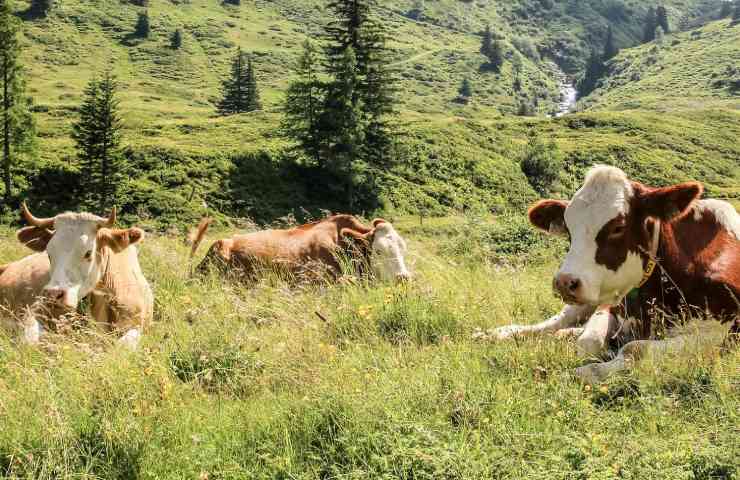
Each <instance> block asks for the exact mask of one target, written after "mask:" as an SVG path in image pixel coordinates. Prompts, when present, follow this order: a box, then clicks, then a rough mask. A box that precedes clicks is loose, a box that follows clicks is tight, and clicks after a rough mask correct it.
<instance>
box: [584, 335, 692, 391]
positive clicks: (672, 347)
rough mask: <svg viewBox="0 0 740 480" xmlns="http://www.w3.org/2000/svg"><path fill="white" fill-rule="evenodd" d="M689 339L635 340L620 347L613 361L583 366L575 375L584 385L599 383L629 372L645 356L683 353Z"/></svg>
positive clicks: (683, 337) (685, 337)
mask: <svg viewBox="0 0 740 480" xmlns="http://www.w3.org/2000/svg"><path fill="white" fill-rule="evenodd" d="M690 338H691V337H687V336H681V337H675V338H670V339H667V340H635V341H632V342H630V343H628V344H627V345H625V346H624V347H622V348H621V349H620V350H619V353H617V356H616V357H615V358H614V359H613V360H610V361H608V362H600V363H592V364H590V365H585V366H583V367H580V368H577V369H576V371H575V374H576V377H578V378H580V379H581V380H582V381H584V382H586V383H599V382H602V381H604V380H605V379H606V378H607V377H609V376H610V375H613V374H614V373H617V372H621V371H624V370H629V369H630V367H631V366H632V365H633V364H634V363H635V362H637V361H639V360H640V359H641V358H643V357H645V356H646V355H664V354H666V353H671V352H680V351H683V350H685V349H686V347H687V346H688V345H689V344H690V343H692V342H689V341H688V340H689V339H690Z"/></svg>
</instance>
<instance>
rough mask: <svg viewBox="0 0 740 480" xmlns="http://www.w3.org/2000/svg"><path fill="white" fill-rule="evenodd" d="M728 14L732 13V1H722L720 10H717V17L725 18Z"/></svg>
mask: <svg viewBox="0 0 740 480" xmlns="http://www.w3.org/2000/svg"><path fill="white" fill-rule="evenodd" d="M730 15H732V3H730V2H728V1H723V2H722V7H720V10H719V18H720V19H722V18H727V17H729V16H730Z"/></svg>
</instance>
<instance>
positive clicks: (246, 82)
mask: <svg viewBox="0 0 740 480" xmlns="http://www.w3.org/2000/svg"><path fill="white" fill-rule="evenodd" d="M260 108H262V107H261V105H260V95H259V90H258V87H257V78H256V76H255V72H254V66H253V64H252V59H251V57H249V56H248V55H247V54H245V53H243V52H242V49H241V47H239V48H238V49H237V51H236V55H234V60H232V62H231V74H230V75H229V77H228V78H226V79H225V80H224V81H223V97H222V99H221V101H220V102H219V104H218V113H219V114H220V115H233V114H237V113H244V112H251V111H254V110H259V109H260Z"/></svg>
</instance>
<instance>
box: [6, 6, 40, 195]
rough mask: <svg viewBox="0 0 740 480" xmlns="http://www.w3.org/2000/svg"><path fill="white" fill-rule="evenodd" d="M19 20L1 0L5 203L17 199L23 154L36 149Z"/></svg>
mask: <svg viewBox="0 0 740 480" xmlns="http://www.w3.org/2000/svg"><path fill="white" fill-rule="evenodd" d="M19 29H20V26H19V22H18V20H17V18H16V16H15V15H14V14H13V11H12V9H11V8H10V2H9V0H0V115H1V116H2V118H1V119H0V122H2V138H0V144H1V145H2V176H3V184H4V186H5V192H4V200H5V201H4V204H5V206H6V207H8V206H9V205H10V204H11V202H12V200H13V169H14V167H16V166H17V164H18V161H19V159H20V158H21V155H23V154H28V153H30V152H32V151H33V146H34V139H35V124H34V121H33V117H32V116H31V112H30V108H29V107H30V104H31V100H30V98H29V97H27V96H26V95H25V87H26V85H25V82H24V79H23V71H22V66H21V63H20V61H19V56H20V44H19V42H18V31H19Z"/></svg>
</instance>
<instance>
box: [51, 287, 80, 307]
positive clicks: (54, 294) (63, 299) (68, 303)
mask: <svg viewBox="0 0 740 480" xmlns="http://www.w3.org/2000/svg"><path fill="white" fill-rule="evenodd" d="M43 297H44V299H45V300H46V301H47V302H49V303H51V304H53V305H55V306H59V307H65V308H75V307H76V306H77V305H76V302H74V301H73V298H72V295H71V292H70V291H69V289H67V288H61V287H50V288H45V289H44V291H43Z"/></svg>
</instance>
